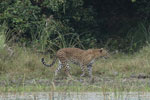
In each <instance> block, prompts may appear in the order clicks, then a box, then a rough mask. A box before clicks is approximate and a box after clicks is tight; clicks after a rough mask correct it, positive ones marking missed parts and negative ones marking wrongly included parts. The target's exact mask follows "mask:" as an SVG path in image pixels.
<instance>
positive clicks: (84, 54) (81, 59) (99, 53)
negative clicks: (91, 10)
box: [41, 48, 109, 77]
mask: <svg viewBox="0 0 150 100" xmlns="http://www.w3.org/2000/svg"><path fill="white" fill-rule="evenodd" d="M108 56H109V54H108V52H107V51H106V50H105V49H103V48H101V49H88V50H82V49H79V48H63V49H60V50H58V51H57V53H56V57H55V58H54V60H53V62H52V63H51V64H46V63H45V61H44V58H42V59H41V61H42V63H43V64H44V65H45V66H47V67H52V66H53V65H54V64H55V62H56V59H57V58H58V59H59V62H58V67H57V69H56V71H55V76H56V75H57V74H58V72H59V71H60V70H61V68H62V67H65V71H66V74H67V75H70V74H69V70H70V66H69V64H68V62H73V63H75V64H78V65H79V66H80V67H81V70H82V72H83V73H82V74H81V76H84V75H85V66H86V67H87V69H88V73H89V75H90V76H91V77H92V64H93V63H94V61H95V60H96V59H97V58H100V57H105V58H106V57H108Z"/></svg>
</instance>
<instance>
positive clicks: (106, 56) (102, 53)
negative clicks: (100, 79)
mask: <svg viewBox="0 0 150 100" xmlns="http://www.w3.org/2000/svg"><path fill="white" fill-rule="evenodd" d="M99 55H100V57H104V58H105V59H107V58H109V57H110V54H109V53H108V51H107V50H105V49H104V48H100V49H99Z"/></svg>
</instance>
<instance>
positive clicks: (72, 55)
mask: <svg viewBox="0 0 150 100" xmlns="http://www.w3.org/2000/svg"><path fill="white" fill-rule="evenodd" d="M84 52H85V50H82V49H79V48H63V49H60V50H59V51H58V52H57V54H56V55H57V57H58V58H59V60H61V62H64V61H65V62H69V61H70V62H72V63H75V64H79V63H81V61H82V59H83V56H82V54H83V53H84Z"/></svg>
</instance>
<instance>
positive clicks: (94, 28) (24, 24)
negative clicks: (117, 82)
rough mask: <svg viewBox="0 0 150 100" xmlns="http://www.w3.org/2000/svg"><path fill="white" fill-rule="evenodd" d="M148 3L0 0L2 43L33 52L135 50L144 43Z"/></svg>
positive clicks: (136, 0) (138, 0) (131, 0)
mask: <svg viewBox="0 0 150 100" xmlns="http://www.w3.org/2000/svg"><path fill="white" fill-rule="evenodd" d="M149 17H150V1H149V0H95V1H94V2H93V1H91V0H2V1H0V24H1V25H2V24H4V23H5V24H6V27H7V28H8V31H7V32H5V33H7V35H6V36H5V37H6V40H7V41H6V42H8V41H11V43H19V44H21V45H23V46H32V47H35V48H37V49H38V50H47V49H48V50H52V51H55V50H56V49H59V48H63V47H73V46H75V47H81V48H93V47H106V48H109V49H111V50H116V49H117V50H119V51H123V52H128V51H131V52H133V51H136V50H138V49H139V48H141V47H142V46H143V45H144V44H145V43H147V42H150V38H149V21H150V20H149V19H150V18H149Z"/></svg>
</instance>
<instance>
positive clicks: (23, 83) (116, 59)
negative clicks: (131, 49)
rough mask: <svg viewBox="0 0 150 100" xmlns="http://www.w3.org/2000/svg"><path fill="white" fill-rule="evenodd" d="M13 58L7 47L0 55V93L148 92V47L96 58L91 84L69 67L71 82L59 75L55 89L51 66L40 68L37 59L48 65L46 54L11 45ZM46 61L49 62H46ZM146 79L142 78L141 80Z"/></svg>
mask: <svg viewBox="0 0 150 100" xmlns="http://www.w3.org/2000/svg"><path fill="white" fill-rule="evenodd" d="M13 50H14V55H12V56H9V52H8V51H7V48H4V49H2V50H1V52H0V55H1V56H0V91H1V92H32V91H67V92H70V91H74V92H83V91H86V92H87V91H101V92H120V91H125V92H130V91H150V86H149V81H150V70H149V69H150V62H149V61H150V47H149V46H147V47H144V48H143V49H141V50H140V51H139V52H136V53H134V54H133V55H127V54H120V53H118V54H115V55H112V57H111V58H110V59H107V60H104V59H99V60H98V61H96V62H95V63H94V65H93V75H94V80H93V83H91V82H90V81H89V77H88V76H87V77H83V78H82V82H80V81H79V80H80V77H79V76H80V74H81V70H80V67H78V66H77V65H73V64H71V74H72V76H73V79H74V80H75V81H68V79H66V75H65V73H64V72H63V69H62V72H61V73H60V74H59V76H57V78H56V89H55V90H54V89H53V87H52V85H51V81H52V79H53V75H54V71H55V69H56V68H57V64H55V65H54V66H53V67H51V68H47V67H44V66H43V65H42V63H41V58H42V57H45V58H46V62H47V63H51V61H52V60H50V58H49V55H43V54H40V53H38V52H36V50H33V49H29V48H24V47H22V48H21V47H18V46H14V47H13ZM48 60H50V61H48ZM145 77H146V78H145Z"/></svg>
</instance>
